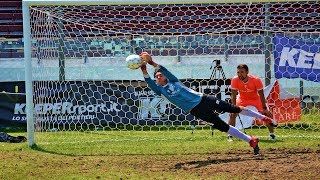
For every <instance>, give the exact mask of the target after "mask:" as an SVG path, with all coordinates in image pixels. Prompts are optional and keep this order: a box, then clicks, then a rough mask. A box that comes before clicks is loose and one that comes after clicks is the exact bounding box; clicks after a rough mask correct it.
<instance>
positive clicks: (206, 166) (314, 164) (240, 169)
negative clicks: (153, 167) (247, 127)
mask: <svg viewBox="0 0 320 180" xmlns="http://www.w3.org/2000/svg"><path fill="white" fill-rule="evenodd" d="M319 154H320V150H317V151H311V150H308V149H290V150H288V149H269V150H264V151H263V152H262V153H261V155H259V156H253V155H252V153H251V152H249V151H231V152H228V153H223V154H220V153H215V154H207V155H206V157H203V155H202V156H200V155H197V156H194V157H193V158H192V159H193V160H186V161H181V162H178V163H176V164H175V165H174V167H172V168H171V170H172V171H185V172H189V173H191V174H194V173H197V174H198V175H199V177H200V178H204V179H207V178H210V177H214V176H221V177H229V178H235V177H238V178H245V179H248V178H249V179H318V178H319V177H320V172H319V169H320V157H319Z"/></svg>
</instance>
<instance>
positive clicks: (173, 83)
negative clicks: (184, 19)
mask: <svg viewBox="0 0 320 180" xmlns="http://www.w3.org/2000/svg"><path fill="white" fill-rule="evenodd" d="M140 57H141V59H142V61H145V62H147V63H148V64H150V65H151V66H153V67H154V68H155V72H154V78H155V80H156V82H154V80H153V79H151V77H150V75H149V74H148V71H147V66H146V65H145V64H143V65H141V67H140V68H141V70H142V73H143V76H144V79H145V81H146V83H147V84H148V86H149V87H150V88H151V89H152V90H153V91H154V92H155V94H157V95H159V96H161V97H162V98H163V99H165V100H167V101H169V102H170V103H172V104H174V105H176V106H178V107H179V108H181V109H183V110H184V111H185V112H189V113H190V114H192V115H194V116H195V117H197V118H199V119H202V120H204V121H206V122H209V123H212V124H213V128H215V129H218V130H220V131H222V132H225V133H228V134H230V135H232V136H236V137H238V138H240V139H243V140H244V141H246V142H248V143H249V145H250V146H251V147H252V148H253V149H254V150H253V152H254V154H255V155H257V154H259V146H258V142H259V139H258V138H257V137H254V136H248V135H246V134H244V133H243V132H241V131H239V130H238V129H236V128H235V127H233V126H231V125H228V124H227V123H225V122H224V121H223V120H222V119H221V118H220V117H219V116H218V114H217V113H215V112H214V111H215V110H219V111H224V112H229V113H241V114H243V115H246V116H251V117H255V118H258V119H261V120H263V121H264V122H266V123H268V124H269V125H272V126H277V124H276V122H275V121H273V120H272V119H271V118H269V117H267V116H265V115H262V114H260V113H258V112H254V111H251V110H249V109H247V108H245V107H243V106H237V105H233V104H230V103H228V102H226V101H223V100H220V99H218V98H216V97H215V96H212V95H206V94H203V93H200V92H196V91H194V90H193V89H190V88H188V87H186V86H185V85H183V84H182V83H181V82H180V81H179V80H178V79H177V77H175V76H174V75H173V74H172V73H171V72H170V71H168V70H167V69H166V68H165V67H164V66H162V65H160V64H157V63H156V62H154V61H153V60H152V57H151V55H150V54H148V53H147V52H142V53H141V54H140Z"/></svg>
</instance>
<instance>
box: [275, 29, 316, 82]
mask: <svg viewBox="0 0 320 180" xmlns="http://www.w3.org/2000/svg"><path fill="white" fill-rule="evenodd" d="M274 46H275V50H274V61H275V64H274V72H275V78H277V79H280V78H283V77H284V78H288V79H294V78H302V79H304V80H308V81H314V82H320V44H317V43H313V42H304V41H300V40H297V39H289V38H287V37H285V36H283V35H275V37H274Z"/></svg>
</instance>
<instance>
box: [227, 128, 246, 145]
mask: <svg viewBox="0 0 320 180" xmlns="http://www.w3.org/2000/svg"><path fill="white" fill-rule="evenodd" d="M229 127H230V128H229V131H228V133H229V134H230V135H232V136H235V137H238V138H240V139H243V140H245V141H247V142H250V139H251V137H250V136H248V135H246V134H244V133H243V132H241V131H239V130H238V129H237V128H235V127H233V126H229Z"/></svg>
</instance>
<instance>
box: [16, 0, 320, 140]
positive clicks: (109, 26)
mask: <svg viewBox="0 0 320 180" xmlns="http://www.w3.org/2000/svg"><path fill="white" fill-rule="evenodd" d="M26 2H27V1H26ZM50 2H51V4H49V5H46V4H43V5H41V4H30V6H29V16H30V31H31V32H30V33H31V34H30V37H31V39H30V43H31V48H30V51H31V59H30V60H28V62H29V64H31V66H32V67H31V73H30V74H31V79H32V95H33V96H32V97H33V99H32V100H33V105H32V106H33V107H32V108H33V115H32V116H33V123H34V132H35V137H36V142H38V143H39V142H50V141H51V139H55V140H56V138H60V140H59V141H63V139H67V140H70V137H71V136H74V139H75V140H76V141H81V140H84V139H85V140H92V138H91V135H92V136H93V135H94V136H93V137H94V138H96V139H95V140H101V139H105V138H106V137H108V138H110V137H111V138H115V137H116V135H115V136H112V135H111V134H112V133H115V132H117V133H119V132H120V134H121V133H122V135H123V136H121V135H120V137H127V136H125V135H124V134H126V133H128V132H131V130H133V131H143V132H144V131H147V133H148V136H152V133H154V132H159V131H169V130H170V132H171V130H189V131H190V132H191V131H192V130H193V129H194V128H196V129H210V125H209V124H206V123H204V122H202V121H201V120H199V119H196V118H195V117H193V116H192V115H190V114H189V113H186V112H183V111H182V110H181V109H180V108H178V107H176V106H174V105H173V104H170V103H168V102H167V101H164V100H163V99H161V97H159V96H157V95H155V93H154V92H152V91H151V89H149V88H148V87H147V85H146V83H145V82H144V80H143V76H142V73H141V71H140V70H129V69H128V68H127V67H126V63H125V58H126V57H127V56H128V55H131V54H139V53H141V52H143V51H146V52H149V53H150V54H151V55H152V56H153V59H154V61H155V62H158V63H160V64H162V65H163V66H165V67H167V68H168V69H169V70H170V71H172V72H173V73H174V74H175V75H176V76H177V77H178V78H179V79H180V80H181V81H182V82H183V83H184V84H185V85H186V86H188V87H190V88H193V89H194V90H196V91H199V92H203V93H206V94H212V95H216V96H217V97H219V98H221V99H223V100H226V101H230V87H229V86H230V79H231V78H232V77H234V76H235V75H236V71H237V69H236V67H237V65H238V64H241V63H245V64H247V65H248V66H249V71H250V73H251V74H253V75H256V76H258V77H261V79H262V81H263V83H264V85H265V87H267V89H266V90H265V93H267V94H266V98H269V99H267V102H268V105H269V108H270V109H272V110H273V112H274V116H275V118H276V119H277V120H278V122H279V123H280V127H279V128H278V129H277V130H276V131H278V132H279V134H281V133H282V132H284V131H281V129H291V130H297V134H299V135H301V134H304V133H305V132H307V131H308V132H310V131H311V132H315V131H318V130H319V122H316V121H317V120H318V119H316V117H319V116H318V115H319V106H320V104H319V103H320V102H319V93H318V92H319V90H320V84H319V79H320V77H319V67H320V58H319V47H320V35H319V26H320V20H319V9H320V7H319V4H318V3H317V2H316V1H303V2H294V1H290V2H289V1H288V2H285V1H281V2H242V3H232V2H230V1H228V3H222V2H221V3H209V2H203V3H199V4H198V3H193V4H188V3H185V4H183V3H180V2H179V1H177V3H172V4H165V3H168V2H167V1H164V3H161V2H157V3H153V2H147V1H146V4H143V3H140V4H137V3H135V4H129V2H128V4H123V2H122V3H117V2H116V1H114V2H112V3H111V2H109V3H108V4H105V5H103V4H101V2H99V3H97V4H98V5H93V4H94V2H90V5H84V4H80V5H77V4H76V3H75V1H72V2H74V3H73V4H72V3H70V2H68V1H65V3H61V4H58V3H52V2H53V1H50ZM80 2H82V1H80ZM181 2H182V1H181ZM229 2H230V3H229ZM55 4H58V5H55ZM285 52H287V54H285ZM27 58H28V57H26V59H27ZM148 69H149V73H150V75H152V74H153V69H151V67H148ZM269 95H270V96H269ZM27 98H28V97H27ZM308 98H309V99H308ZM20 108H21V112H22V108H23V107H20ZM18 112H20V111H18ZM221 117H223V119H224V120H225V121H227V120H228V115H227V114H222V115H221ZM243 118H244V119H243V120H242V122H241V124H240V123H239V121H237V125H238V127H239V128H241V126H242V127H243V126H246V127H247V128H257V129H259V128H261V129H263V128H265V126H264V125H263V124H261V123H260V122H259V121H256V120H254V119H246V118H245V117H243ZM248 124H249V125H248ZM182 132H186V131H182ZM262 132H263V133H265V135H266V136H267V135H268V132H267V130H263V131H262ZM29 133H30V132H29ZM97 133H101V134H104V133H105V135H110V136H96V134H97ZM276 133H277V132H276ZM57 134H60V135H61V136H57ZM66 135H67V136H68V138H66ZM118 135H119V134H118ZM131 135H132V134H131ZM181 136H183V135H181ZM99 138H101V139H99Z"/></svg>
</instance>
